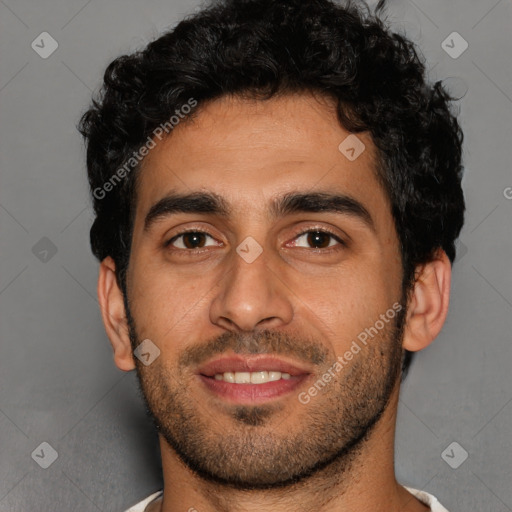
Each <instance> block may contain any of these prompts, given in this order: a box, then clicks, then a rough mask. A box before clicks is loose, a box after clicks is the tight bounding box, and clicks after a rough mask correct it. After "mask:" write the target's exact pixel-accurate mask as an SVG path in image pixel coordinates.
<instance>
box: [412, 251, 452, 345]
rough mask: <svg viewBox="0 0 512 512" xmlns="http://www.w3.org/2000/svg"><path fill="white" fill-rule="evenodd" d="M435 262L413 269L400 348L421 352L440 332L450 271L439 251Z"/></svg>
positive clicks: (448, 292)
mask: <svg viewBox="0 0 512 512" xmlns="http://www.w3.org/2000/svg"><path fill="white" fill-rule="evenodd" d="M434 258H435V259H434V260H432V261H429V262H428V263H425V264H424V265H420V266H418V267H417V269H416V281H415V283H414V288H413V290H412V292H411V294H410V297H409V305H408V310H407V316H406V324H405V331H404V340H403V348H404V349H407V350H410V351H411V352H416V351H418V350H422V349H424V348H425V347H427V346H428V345H430V343H432V341H434V339H435V338H436V337H437V335H438V334H439V333H440V332H441V328H442V327H443V324H444V322H445V320H446V316H447V314H448V304H449V302H450V283H451V275H452V267H451V263H450V260H449V258H448V256H447V255H446V253H445V252H444V251H443V250H442V249H439V250H438V251H437V252H436V254H435V257H434Z"/></svg>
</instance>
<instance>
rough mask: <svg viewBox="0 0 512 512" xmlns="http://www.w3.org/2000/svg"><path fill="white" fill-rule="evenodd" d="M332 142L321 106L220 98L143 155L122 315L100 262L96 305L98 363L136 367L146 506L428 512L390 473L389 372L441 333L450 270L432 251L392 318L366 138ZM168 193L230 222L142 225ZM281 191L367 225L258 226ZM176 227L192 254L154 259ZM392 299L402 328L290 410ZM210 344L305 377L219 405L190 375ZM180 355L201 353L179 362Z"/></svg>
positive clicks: (396, 290)
mask: <svg viewBox="0 0 512 512" xmlns="http://www.w3.org/2000/svg"><path fill="white" fill-rule="evenodd" d="M348 135H349V133H348V132H346V131H345V130H344V129H343V128H342V127H340V126H339V123H338V122H337V120H336V116H335V114H334V111H333V109H332V106H331V104H330V103H329V102H328V101H327V100H325V99H321V98H315V97H312V96H309V95H287V96H282V97H275V98H273V99H271V100H267V101H257V100H249V99H241V98H236V97H235V98H233V97H226V98H221V99H220V100H215V101H214V102H211V103H209V104H207V105H206V106H203V107H202V108H200V110H199V111H198V112H197V115H196V116H195V117H194V118H193V119H192V121H190V120H189V121H188V122H183V123H182V124H180V125H178V126H177V127H176V128H175V129H174V131H173V132H172V134H171V136H170V137H168V139H166V140H164V141H162V143H160V144H158V145H157V147H156V148H154V149H153V150H151V152H150V153H149V155H148V156H147V157H146V159H145V160H144V162H143V166H142V169H141V172H140V175H139V180H138V184H137V204H136V211H135V221H134V230H133V243H132V249H131V256H130V263H129V268H128V274H127V295H128V301H129V312H128V313H130V315H129V317H128V316H127V311H126V308H125V303H124V301H123V296H122V293H121V291H120V289H119V287H118V285H117V282H116V279H115V274H114V271H115V265H114V262H113V261H112V259H111V258H106V259H105V260H104V261H103V262H102V264H101V266H100V275H99V281H98V295H99V298H100V303H101V307H102V314H103V319H104V323H105V327H106V330H107V333H108V335H109V338H110V341H111V343H112V347H113V350H114V360H115V362H116V364H117V366H118V367H119V368H120V369H122V370H125V371H130V370H133V369H134V368H135V367H136V365H137V372H138V375H139V379H140V382H141V387H142V389H143V391H144V394H145V398H146V401H147V403H148V405H149V407H150V409H151V411H152V414H153V415H154V417H155V419H156V421H157V424H158V425H159V431H160V444H161V451H162V463H163V470H164V482H165V487H164V497H163V500H160V501H158V502H155V503H154V504H153V505H151V507H152V508H150V510H160V511H163V512H171V511H175V510H188V509H190V508H191V507H193V508H195V509H196V510H197V511H199V512H203V511H204V512H207V511H212V512H213V511H233V512H234V511H253V510H273V511H280V510H296V511H306V510H315V511H324V510H330V511H332V510H340V511H341V510H351V511H355V512H363V511H370V510H371V511H373V512H375V511H381V510H382V511H388V512H389V511H391V510H396V511H421V510H423V511H424V510H428V509H427V507H426V506H424V505H422V504H421V503H420V502H419V501H418V500H417V499H416V498H414V497H413V496H412V495H411V494H409V493H408V492H407V491H406V490H405V489H404V488H403V487H402V486H400V485H399V484H398V483H397V482H396V479H395V475H394V468H393V449H394V434H395V423H396V409H397V403H398V396H399V368H400V358H401V350H402V348H406V349H408V350H411V351H417V350H421V349H422V348H424V347H426V346H427V345H428V344H430V343H431V342H432V341H433V339H434V338H435V337H436V336H437V334H438V333H439V331H440V329H441V327H442V325H443V323H444V320H445V318H446V314H447V310H448V298H449V289H450V271H451V268H450V263H449V260H448V258H447V257H446V255H445V254H444V252H442V251H439V252H438V253H437V254H436V256H435V259H434V260H433V261H431V262H430V263H428V264H426V265H423V266H422V267H420V268H418V269H417V281H416V284H415V287H414V289H413V290H412V291H411V293H410V295H409V296H408V301H407V310H405V305H406V304H405V302H406V301H405V298H403V297H402V294H401V291H402V290H401V282H402V263H401V256H400V251H399V245H398V238H397V234H396V231H395V228H394V223H393V219H392V216H391V207H390V204H389V201H388V199H387V197H386V195H385V193H384V191H383V189H382V188H381V187H380V185H379V183H378V181H377V179H376V176H375V171H374V169H375V162H376V159H375V148H374V146H373V143H372V141H371V137H370V136H369V134H366V133H362V134H357V136H358V138H359V139H360V140H361V141H362V142H363V143H364V144H365V151H364V152H363V153H362V154H361V155H360V156H359V157H358V158H357V159H356V160H354V161H349V160H348V159H347V158H346V157H345V156H344V155H343V154H341V153H340V151H339V150H338V145H339V144H340V142H342V141H343V140H344V139H345V138H346V137H347V136H348ZM171 191H174V192H180V193H190V192H206V191H208V192H214V193H215V194H217V195H219V196H222V197H223V198H224V200H225V201H226V202H227V203H228V204H229V206H230V208H231V210H232V211H231V215H230V216H229V217H228V218H222V217H218V216H215V215H211V214H190V213H178V214H173V215H168V216H162V217H160V218H158V219H157V220H156V221H155V222H154V223H153V224H151V226H150V228H149V229H144V219H145V217H146V215H147V213H148V212H149V210H150V209H151V207H152V206H153V205H154V204H155V203H156V202H157V201H159V200H160V199H162V198H163V197H164V196H165V195H167V194H169V193H170V192H171ZM289 192H304V193H305V192H308V193H310V192H327V193H332V192H337V193H340V194H345V195H348V196H350V197H351V198H354V199H356V200H357V201H359V202H360V203H361V204H362V205H364V207H365V208H366V210H367V211H368V212H369V214H370V216H371V218H372V220H373V228H372V227H370V226H368V224H367V223H365V222H363V221H362V220H361V218H359V217H358V216H355V215H351V214H346V213H345V214H337V213H331V212H300V213H293V214H291V215H286V216H281V217H277V218H273V217H272V216H271V215H270V213H269V202H270V201H271V200H273V199H274V198H276V197H278V196H281V195H283V194H286V193H289ZM183 228H187V229H188V228H190V229H192V228H193V230H194V231H206V232H207V233H208V235H209V236H208V237H205V238H203V239H200V245H201V248H200V249H199V250H198V249H188V250H187V249H186V248H185V247H186V246H184V245H183V243H184V242H185V239H184V238H183V237H182V238H180V239H178V240H176V241H175V242H174V245H170V246H169V245H168V246H167V247H165V243H166V242H167V241H169V240H170V239H171V238H173V237H174V236H176V234H177V233H178V232H179V231H180V230H181V229H183ZM318 229H320V230H322V229H327V230H331V231H332V232H333V233H334V235H335V236H337V237H339V238H340V239H341V240H343V241H344V244H339V243H337V241H336V240H333V239H330V238H329V237H327V239H325V246H328V248H324V249H318V248H315V246H314V245H308V240H309V244H311V243H312V242H311V240H310V239H308V237H307V235H302V236H301V235H300V234H301V233H303V232H304V231H306V230H312V231H316V230H318ZM249 236H250V237H252V238H253V239H255V240H256V241H257V242H258V244H259V245H260V246H261V248H262V249H263V252H262V253H261V254H260V255H259V256H258V258H256V259H255V260H254V261H253V262H252V263H247V262H246V261H245V260H244V259H243V258H241V257H240V256H239V254H238V253H237V252H236V248H237V246H239V245H240V244H241V242H242V241H244V240H245V239H246V238H247V237H249ZM210 237H211V238H210ZM188 241H189V242H190V239H189V240H188ZM321 243H324V241H323V240H321ZM187 251H188V252H187ZM194 251H196V252H195V253H194ZM396 303H399V304H401V303H403V306H404V310H403V314H404V318H403V320H404V325H403V333H402V332H401V329H400V315H398V316H397V317H396V318H395V319H394V320H393V321H390V322H389V323H386V325H385V327H384V328H383V329H380V330H379V333H378V335H376V336H375V337H373V338H372V339H371V340H370V341H369V343H368V344H367V345H366V346H364V345H362V344H360V345H361V347H362V350H361V351H360V352H359V353H358V354H356V355H354V357H353V359H352V360H351V361H350V362H348V363H347V365H346V366H344V367H343V369H342V370H341V371H339V372H337V373H336V377H335V378H333V379H332V380H331V381H330V382H329V383H328V384H327V386H326V387H325V388H324V389H323V390H322V391H321V392H319V393H318V394H317V395H316V396H314V397H312V398H311V401H310V402H309V403H307V404H303V403H301V402H300V401H299V400H298V398H297V395H298V393H299V392H300V391H307V389H309V388H310V387H311V385H312V384H313V383H314V382H316V381H317V380H318V379H319V378H320V377H321V376H322V375H323V374H324V373H325V372H326V370H327V369H328V368H329V367H332V365H333V363H334V362H335V361H336V358H338V357H339V356H341V357H342V356H343V355H344V354H345V353H346V352H347V350H349V349H350V346H351V343H352V342H353V340H355V339H357V336H358V334H360V333H361V332H363V331H364V330H365V329H366V328H369V327H371V326H373V325H375V322H376V321H377V320H378V319H379V318H381V317H380V315H382V314H385V313H386V311H389V310H390V309H392V306H393V304H396ZM129 319H130V320H131V322H129V321H128V320H129ZM402 334H403V336H402ZM144 339H150V340H151V341H152V342H153V343H154V344H155V345H156V346H157V347H158V348H159V350H160V356H159V357H158V358H157V359H156V360H155V361H154V362H153V363H152V364H151V365H149V366H144V365H143V364H142V363H140V361H138V360H137V359H134V357H133V355H132V343H133V344H134V345H137V344H138V343H139V342H141V341H142V340H144ZM220 344H222V345H220ZM220 346H222V347H223V348H222V354H223V355H230V354H234V353H235V352H237V353H241V354H249V353H253V352H258V353H274V354H280V356H281V357H282V358H283V359H286V360H287V361H292V362H295V363H297V364H299V365H300V366H301V367H304V368H307V370H308V372H309V376H308V378H307V380H306V382H304V383H303V384H301V387H300V389H298V390H296V391H294V392H293V393H290V394H287V395H284V396H282V397H279V398H276V399H273V400H272V401H270V402H266V403H265V404H263V405H260V406H255V405H250V404H249V405H245V406H240V405H236V404H233V403H230V402H228V401H226V400H224V399H221V398H219V397H217V396H216V395H213V394H212V393H211V392H210V391H209V390H208V389H207V388H206V387H205V386H204V385H203V384H202V382H201V381H200V379H199V377H198V375H197V372H198V367H199V366H200V362H205V361H207V360H208V359H209V358H211V357H212V356H213V354H216V355H217V356H218V355H219V352H216V350H218V349H217V348H216V347H220ZM198 347H201V348H202V352H198V350H199V349H198ZM308 350H309V352H308ZM191 353H196V354H198V353H199V354H201V357H199V358H195V359H194V358H191V357H188V358H187V355H190V354H191ZM313 353H314V354H316V355H317V357H316V358H315V357H312V356H311V357H309V356H308V354H313ZM178 453H179V454H180V455H181V457H180V455H178ZM251 487H252V488H251Z"/></svg>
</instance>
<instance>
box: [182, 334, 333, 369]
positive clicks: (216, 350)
mask: <svg viewBox="0 0 512 512" xmlns="http://www.w3.org/2000/svg"><path fill="white" fill-rule="evenodd" d="M230 349H231V350H232V351H233V352H235V354H241V355H249V354H269V355H276V356H277V355H287V356H293V357H295V358H297V359H299V360H302V361H305V362H307V363H311V364H314V365H321V364H324V363H325V362H326V361H327V358H328V357H329V350H328V349H327V348H326V347H324V346H323V345H321V344H319V343H318V342H316V341H313V340H311V339H308V338H305V337H303V336H302V337H295V336H292V335H290V334H288V333H284V332H276V331H270V330H262V331H257V332H250V333H247V332H225V333H223V334H221V335H220V336H217V337H215V338H213V339H211V340H208V341H206V342H204V343H201V344H198V345H195V346H193V347H190V348H188V349H187V350H186V351H185V352H184V353H183V354H182V355H181V356H180V358H179V365H180V366H191V365H192V366H194V365H199V364H201V363H203V362H205V361H207V360H209V359H210V358H212V357H213V356H215V355H217V354H223V353H224V352H226V351H228V350H230Z"/></svg>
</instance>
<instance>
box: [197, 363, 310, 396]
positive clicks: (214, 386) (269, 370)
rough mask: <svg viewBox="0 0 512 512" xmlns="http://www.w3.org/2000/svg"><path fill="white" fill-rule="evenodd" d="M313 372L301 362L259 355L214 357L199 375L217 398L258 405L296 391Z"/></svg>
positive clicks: (202, 368)
mask: <svg viewBox="0 0 512 512" xmlns="http://www.w3.org/2000/svg"><path fill="white" fill-rule="evenodd" d="M311 373H312V372H311V369H310V368H307V367H304V366H302V365H298V364H296V363H293V362H291V361H286V360H284V359H280V358H276V357H271V356H268V355H264V354H260V355H256V356H250V357H242V356H231V357H223V358H219V359H215V360H213V361H210V362H208V363H206V364H205V365H203V366H202V367H201V368H200V369H199V371H198V377H199V379H200V380H201V381H202V383H203V384H204V385H205V386H206V389H207V390H208V391H209V392H210V393H213V394H214V395H216V396H217V397H220V398H222V399H224V400H226V401H228V402H231V403H236V404H255V403H262V402H266V401H269V400H272V399H276V398H279V397H282V396H284V395H287V394H289V393H291V392H293V391H294V390H295V389H296V388H298V387H299V386H300V385H301V384H302V383H303V382H304V381H305V380H306V379H307V378H308V377H309V376H310V375H311Z"/></svg>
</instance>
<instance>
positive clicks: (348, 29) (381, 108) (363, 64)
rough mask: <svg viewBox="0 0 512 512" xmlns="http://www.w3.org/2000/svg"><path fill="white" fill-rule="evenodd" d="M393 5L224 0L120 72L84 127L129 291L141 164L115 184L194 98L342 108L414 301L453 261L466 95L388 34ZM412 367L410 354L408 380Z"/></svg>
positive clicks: (105, 224) (110, 249)
mask: <svg viewBox="0 0 512 512" xmlns="http://www.w3.org/2000/svg"><path fill="white" fill-rule="evenodd" d="M382 7H383V2H382V1H381V2H379V4H378V6H377V12H376V13H371V12H370V10H369V8H368V7H367V6H366V4H363V3H359V4H357V5H355V4H354V3H353V2H351V1H349V2H348V3H347V4H346V5H344V6H341V5H337V4H335V3H334V2H332V1H330V0H308V1H303V0H221V1H217V2H214V3H213V4H211V5H210V6H209V7H206V8H204V9H203V10H201V11H199V12H198V13H195V14H193V15H191V16H189V17H188V18H186V19H184V20H183V21H181V22H180V23H179V24H178V25H177V26H176V27H175V28H174V29H173V30H170V31H169V32H167V33H165V34H164V35H162V36H161V37H159V38H158V39H156V40H155V41H153V42H151V43H150V44H148V45H147V47H146V48H145V49H143V50H142V51H138V52H135V53H133V54H132V55H124V56H121V57H119V58H117V59H115V60H114V61H113V62H112V63H111V64H110V65H109V66H108V67H107V69H106V71H105V75H104V84H103V87H102V89H101V91H100V92H99V94H98V95H97V97H96V99H93V102H92V105H91V107H90V109H89V110H88V111H87V112H86V113H85V114H84V115H83V117H82V118H81V120H80V124H79V130H80V132H81V134H82V135H83V137H84V138H85V140H86V143H87V169H88V176H89V183H90V187H91V191H92V192H93V203H94V212H95V215H96V218H95V220H94V223H93V225H92V227H91V232H90V241H91V247H92V251H93V253H94V255H95V256H96V257H97V258H98V259H99V260H102V259H104V258H105V257H106V256H111V257H112V258H113V259H114V261H115V263H116V273H117V280H118V283H119V284H120V286H121V288H122V290H123V292H124V293H125V294H126V283H125V275H126V269H127V266H128V262H129V257H130V244H131V235H132V225H133V216H134V211H135V207H134V206H135V201H136V186H135V183H136V176H137V170H138V168H139V167H140V165H139V164H137V165H134V168H133V171H132V172H129V173H124V174H123V176H124V177H123V179H122V180H119V183H118V184H115V186H111V187H109V189H108V194H106V193H104V190H106V189H104V188H103V187H104V185H105V183H107V182H109V180H110V183H112V177H113V176H114V174H115V173H116V170H118V169H120V168H121V167H122V166H123V165H125V164H126V161H127V160H129V159H130V157H131V156H132V154H133V153H134V151H137V150H138V149H139V148H140V147H141V145H142V144H143V143H144V142H145V141H146V140H149V139H148V137H151V135H152V133H153V131H154V130H155V129H156V128H157V127H158V126H159V125H161V124H163V123H166V122H168V120H169V116H170V115H172V114H173V113H174V112H176V111H177V110H178V109H180V107H181V106H182V105H185V104H186V103H187V102H189V101H190V98H194V99H195V101H197V102H198V104H199V106H201V104H204V103H205V102H206V101H210V100H214V99H216V98H219V97H222V96H225V95H241V96H244V97H247V96H249V97H252V98H257V99H261V100H262V101H264V100H265V99H268V98H271V97H272V96H274V95H276V94H288V93H299V92H312V93H320V94H322V95H324V96H326V97H329V98H332V99H334V100H335V102H336V105H337V114H338V120H339V122H340V123H341V125H342V126H343V127H344V128H345V129H347V130H348V131H351V132H353V133H358V132H361V131H368V132H369V134H370V135H371V137H372V140H373V142H374V144H375V146H376V148H377V154H378V165H377V169H376V173H377V176H378V178H379V180H380V182H381V183H382V185H383V186H384V189H385V191H386V192H387V194H388V196H389V199H390V202H391V205H392V215H393V218H394V222H395V227H396V231H397V234H398V238H399V242H400V245H401V253H402V264H403V290H404V292H407V290H410V288H411V285H412V284H413V282H414V278H415V269H416V266H417V265H420V264H422V263H426V262H428V261H430V260H431V259H432V258H433V257H434V253H435V252H436V250H438V249H443V250H444V251H445V252H446V254H447V255H448V257H449V259H450V261H451V262H452V263H453V260H454V258H455V240H456V238H457V237H458V235H459V233H460V230H461V228H462V225H463V222H464V210H465V205H464V196H463V193H462V188H461V179H462V171H463V168H462V142H463V134H462V130H461V128H460V126H459V123H458V121H457V118H456V115H455V114H454V113H453V112H452V109H451V102H452V101H453V99H454V98H452V97H451V96H450V95H449V93H448V92H447V90H446V89H445V88H444V87H443V85H442V83H441V82H437V83H435V84H428V83H427V79H426V73H425V65H424V62H423V61H424V59H423V57H421V55H420V53H419V52H418V51H417V50H416V48H415V45H414V44H413V43H412V42H411V41H409V40H408V39H407V38H405V37H404V36H402V35H399V34H397V33H393V32H392V31H391V30H390V29H389V28H388V27H387V26H386V24H385V22H384V21H383V20H382V19H381V17H380V16H379V11H380V10H381V9H382ZM191 115H194V114H193V113H192V114H191ZM132 160H133V159H132ZM125 169H126V167H125ZM125 174H126V176H125ZM118 176H119V175H118ZM98 190H103V192H102V193H101V194H99V193H97V191H98ZM411 356H412V353H410V352H407V353H406V357H405V359H404V365H403V370H404V371H403V375H405V374H406V371H407V369H408V366H409V364H410V361H411Z"/></svg>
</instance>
